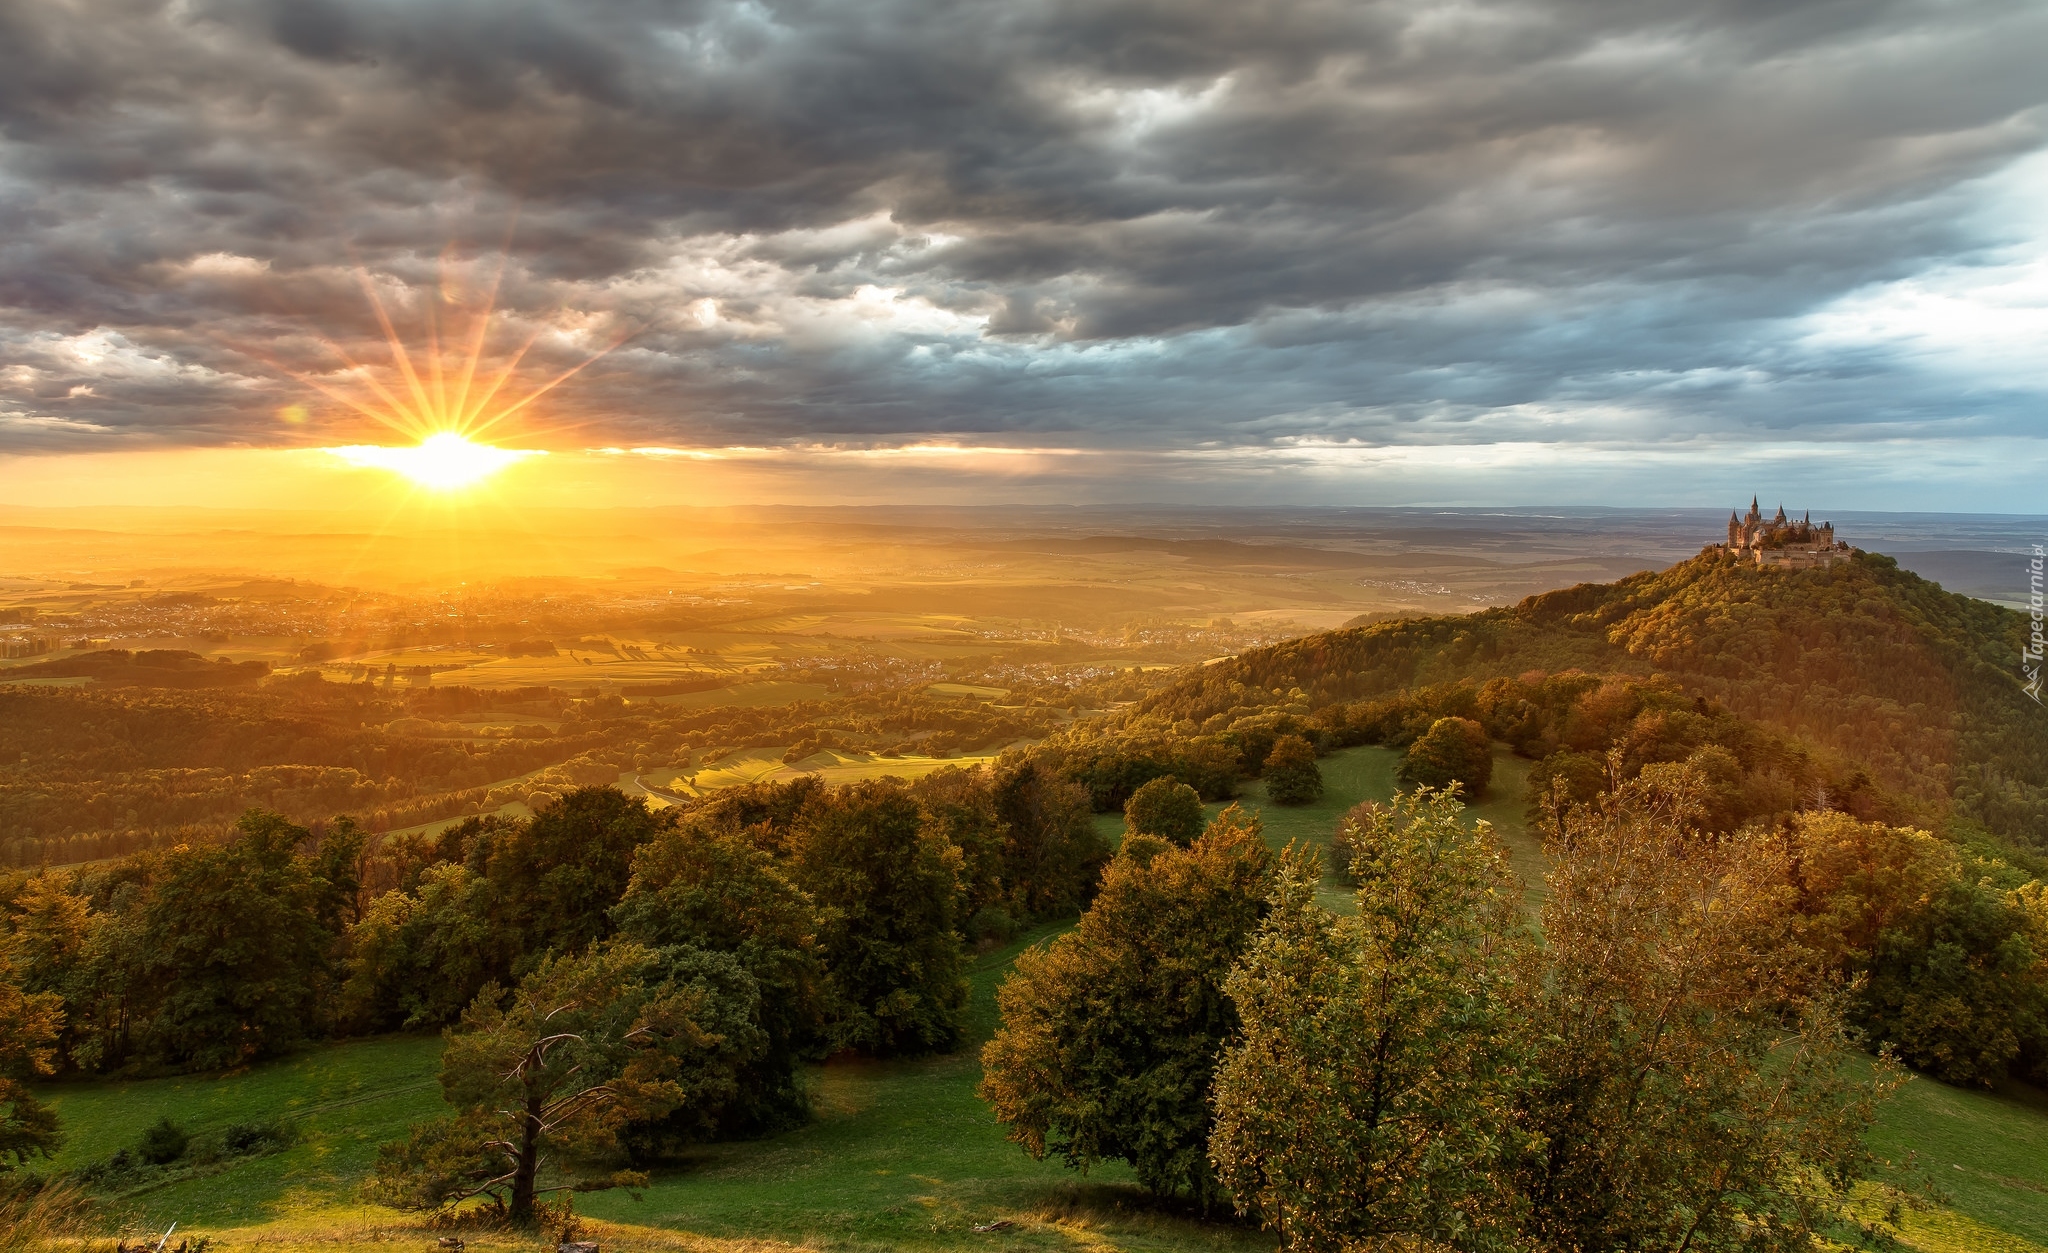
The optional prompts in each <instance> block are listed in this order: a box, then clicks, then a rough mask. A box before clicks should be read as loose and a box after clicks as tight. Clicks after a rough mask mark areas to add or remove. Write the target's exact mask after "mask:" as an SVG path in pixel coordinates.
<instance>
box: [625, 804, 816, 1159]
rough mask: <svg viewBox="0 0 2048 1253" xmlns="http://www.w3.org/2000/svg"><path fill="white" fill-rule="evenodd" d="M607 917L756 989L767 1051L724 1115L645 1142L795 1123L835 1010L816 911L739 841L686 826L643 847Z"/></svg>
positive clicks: (674, 1125)
mask: <svg viewBox="0 0 2048 1253" xmlns="http://www.w3.org/2000/svg"><path fill="white" fill-rule="evenodd" d="M612 917H613V919H614V921H615V923H616V924H617V926H618V930H619V934H620V935H621V936H622V937H624V938H627V939H630V940H633V941H636V942H638V943H640V944H644V945H646V946H648V947H650V948H660V949H679V948H687V949H694V950H701V951H704V952H711V953H724V954H730V955H731V957H732V958H733V960H735V961H736V962H737V963H738V964H739V966H740V968H741V969H743V970H745V971H746V972H747V974H748V976H749V977H750V978H752V979H753V981H754V982H755V984H757V985H758V986H759V988H760V996H759V998H758V999H757V1002H756V1008H755V1022H754V1025H755V1026H756V1027H757V1028H758V1029H759V1031H760V1033H761V1037H762V1048H761V1050H760V1052H759V1054H758V1055H755V1056H751V1057H749V1058H748V1059H747V1060H746V1061H745V1062H744V1063H743V1064H742V1065H741V1067H740V1069H739V1071H738V1072H737V1075H736V1084H737V1087H736V1090H735V1094H734V1099H733V1101H732V1102H731V1104H729V1105H727V1106H725V1107H723V1108H720V1109H717V1110H712V1111H706V1110H704V1109H701V1108H696V1109H690V1110H685V1111H681V1113H682V1115H683V1116H682V1117H681V1118H679V1119H672V1120H666V1121H665V1122H664V1124H663V1125H662V1126H659V1127H650V1128H647V1129H646V1132H645V1133H646V1134H648V1135H653V1136H657V1137H665V1138H669V1139H685V1140H687V1139H694V1138H702V1137H704V1136H706V1135H709V1134H713V1133H720V1134H748V1133H756V1132H761V1131H766V1130H772V1129H775V1128H777V1127H781V1126H786V1125H789V1124H791V1123H795V1122H798V1121H801V1120H802V1118H803V1117H804V1116H805V1114H806V1113H807V1112H808V1107H807V1104H806V1099H805V1095H804V1089H803V1085H802V1083H801V1081H800V1079H799V1076H798V1073H797V1071H798V1067H799V1066H800V1065H801V1064H802V1063H803V1062H805V1061H807V1060H810V1059H811V1058H813V1057H815V1056H817V1055H818V1053H819V1052H820V1051H821V1049H822V1047H823V1045H824V1044H825V1042H826V1041H827V1039H828V1038H829V1032H830V1029H831V1024H832V1020H833V1017H834V1015H835V1013H836V1010H837V1005H836V1001H835V999H834V995H833V989H832V986H831V978H830V976H829V975H828V974H827V972H826V970H825V964H824V960H823V957H822V953H821V950H820V947H819V941H818V930H819V927H820V924H821V919H820V917H819V914H818V910H817V907H816V906H815V905H814V904H813V903H812V902H811V899H810V897H809V896H807V895H806V894H805V893H804V892H803V891H802V890H801V889H800V888H798V887H797V886H796V885H795V884H794V883H792V882H790V880H789V878H788V876H787V875H786V874H785V873H784V871H783V868H782V867H780V866H778V865H777V864H776V862H775V859H774V858H773V857H772V856H770V855H769V853H768V852H767V851H766V850H765V849H763V848H761V847H760V846H759V845H758V844H757V843H755V842H754V841H753V840H751V839H749V838H748V836H747V834H746V833H745V832H727V831H720V830H717V829H715V828H713V827H711V826H710V825H709V824H706V823H701V822H696V821H690V820H686V821H684V822H683V823H681V824H680V825H678V826H675V827H672V828H670V829H669V830H666V831H664V832H662V833H661V834H660V835H658V836H656V837H655V838H654V839H653V840H651V841H649V842H648V843H646V844H643V845H641V846H640V851H639V852H638V854H636V855H635V857H634V859H633V879H632V882H631V884H630V885H628V887H627V889H626V895H625V899H624V900H622V901H620V902H619V904H618V905H617V906H616V907H615V908H614V909H613V911H612ZM707 1115H708V1117H707Z"/></svg>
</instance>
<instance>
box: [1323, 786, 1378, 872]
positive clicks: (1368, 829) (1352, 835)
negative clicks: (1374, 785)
mask: <svg viewBox="0 0 2048 1253" xmlns="http://www.w3.org/2000/svg"><path fill="white" fill-rule="evenodd" d="M1385 813H1386V806H1384V805H1382V804H1380V803H1379V802H1378V801H1360V802H1358V803H1357V804H1356V805H1353V806H1352V807H1351V808H1350V809H1348V810H1346V811H1344V816H1343V817H1342V818H1339V819H1337V829H1336V831H1335V832H1333V833H1332V834H1331V836H1330V875H1331V877H1332V878H1334V879H1336V880H1337V882H1339V883H1341V884H1343V885H1344V886H1345V887H1348V888H1355V887H1357V886H1358V876H1357V875H1355V874H1353V873H1352V872H1351V863H1352V862H1354V861H1356V860H1358V856H1359V854H1361V853H1365V852H1369V851H1370V850H1371V848H1372V836H1371V833H1372V831H1373V830H1374V829H1375V824H1376V823H1378V822H1380V821H1382V819H1383V816H1384V815H1385Z"/></svg>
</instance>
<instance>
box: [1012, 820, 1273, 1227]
mask: <svg viewBox="0 0 2048 1253" xmlns="http://www.w3.org/2000/svg"><path fill="white" fill-rule="evenodd" d="M1270 862H1271V855H1270V854H1269V853H1268V852H1267V849H1266V844H1265V841H1264V839H1263V838H1262V837H1261V835H1260V833H1259V826H1258V821H1257V819H1255V818H1254V819H1249V820H1248V819H1246V818H1245V816H1244V815H1243V814H1242V813H1241V812H1239V810H1238V809H1237V807H1236V806H1232V807H1231V808H1229V809H1227V810H1225V811H1224V812H1223V813H1222V814H1221V815H1219V816H1218V817H1217V819H1216V820H1215V821H1214V822H1213V823H1211V824H1210V825H1209V828H1208V830H1207V831H1205V832H1204V833H1203V834H1202V836H1201V837H1200V838H1199V839H1197V840H1196V841H1195V842H1194V844H1193V845H1192V846H1191V847H1190V848H1188V849H1185V850H1183V849H1177V848H1175V847H1173V846H1172V845H1170V844H1168V843H1166V841H1164V840H1161V839H1159V838H1158V837H1156V836H1144V835H1139V836H1132V837H1130V838H1129V839H1127V840H1126V841H1125V842H1124V847H1123V848H1122V849H1121V850H1120V851H1119V852H1118V854H1117V856H1116V858H1115V859H1114V860H1112V861H1111V862H1110V865H1109V869H1108V871H1107V873H1106V874H1105V875H1104V876H1103V882H1102V891H1101V893H1100V894H1099V895H1098V896H1097V897H1096V898H1095V902H1094V904H1093V905H1092V906H1090V907H1089V909H1088V912H1087V913H1085V914H1083V915H1082V916H1081V922H1080V925H1079V926H1078V927H1076V928H1075V929H1074V930H1073V931H1071V932H1068V933H1067V934H1065V935H1063V936H1061V937H1060V938H1059V939H1057V940H1055V941H1053V943H1052V945H1051V946H1050V947H1048V948H1046V949H1043V950H1038V951H1034V952H1030V953H1026V954H1024V955H1023V956H1022V957H1020V958H1019V959H1018V961H1017V968H1016V971H1015V973H1014V974H1012V975H1011V976H1010V977H1009V978H1008V979H1007V980H1005V981H1004V983H1003V986H1002V988H1001V989H1000V990H999V991H998V993H997V1003H998V1005H999V1006H1000V1007H1001V1010H1002V1028H1001V1030H1000V1031H998V1032H997V1033H996V1036H995V1038H994V1039H993V1040H991V1041H990V1042H989V1043H988V1045H987V1046H986V1047H985V1048H984V1049H983V1050H982V1065H983V1078H982V1083H981V1095H982V1097H983V1099H984V1100H986V1101H988V1102H989V1104H990V1105H991V1106H993V1107H994V1109H995V1113H996V1118H997V1119H998V1120H999V1121H1001V1122H1003V1123H1005V1124H1007V1125H1008V1126H1009V1137H1010V1139H1011V1140H1013V1141H1015V1142H1016V1143H1018V1144H1021V1145H1022V1146H1023V1147H1024V1149H1025V1151H1026V1152H1028V1153H1030V1154H1031V1155H1032V1156H1033V1157H1034V1158H1041V1159H1042V1158H1043V1157H1044V1156H1045V1155H1046V1154H1047V1153H1048V1152H1053V1153H1057V1154H1059V1155H1060V1156H1061V1157H1063V1158H1065V1159H1066V1161H1067V1164H1068V1165H1070V1166H1073V1167H1076V1168H1078V1169H1082V1170H1086V1169H1087V1168H1089V1167H1090V1166H1092V1165H1094V1164H1095V1163H1096V1162H1099V1161H1103V1160H1109V1159H1122V1160H1124V1161H1127V1162H1129V1163H1130V1164H1131V1165H1132V1167H1133V1168H1134V1169H1136V1171H1137V1173H1138V1178H1139V1180H1140V1182H1142V1183H1143V1184H1144V1185H1145V1186H1146V1187H1147V1188H1150V1189H1151V1190H1153V1191H1154V1192H1157V1193H1160V1194H1162V1195H1184V1196H1188V1197H1191V1198H1193V1199H1195V1200H1197V1201H1199V1202H1201V1203H1203V1204H1204V1205H1208V1204H1213V1203H1214V1202H1215V1201H1216V1200H1217V1199H1219V1193H1218V1190H1217V1187H1216V1181H1215V1176H1214V1173H1213V1172H1212V1171H1211V1169H1210V1167H1209V1162H1208V1134H1209V1123H1210V1106H1209V1090H1210V1081H1211V1076H1212V1074H1213V1072H1214V1069H1215V1066H1216V1060H1217V1056H1218V1054H1219V1053H1220V1052H1221V1050H1222V1048H1223V1044H1224V1042H1225V1041H1226V1040H1228V1039H1229V1038H1230V1036H1231V1034H1232V1033H1233V1032H1234V1031H1235V1030H1236V1027H1237V1019H1236V1014H1235V1013H1234V1012H1233V1010H1232V1009H1231V1006H1230V1002H1229V1000H1228V999H1227V998H1226V997H1225V996H1224V994H1223V980H1224V977H1225V975H1226V974H1227V973H1228V972H1229V970H1230V967H1231V964H1232V963H1233V962H1235V961H1236V960H1237V958H1238V955H1239V954H1240V953H1242V952H1243V950H1244V946H1245V944H1246V943H1247V941H1248V939H1249V937H1250V935H1251V932H1252V929H1253V928H1254V927H1255V926H1256V925H1257V923H1258V920H1259V916H1260V914H1261V913H1262V912H1263V911H1264V908H1265V902H1264V898H1265V895H1266V893H1267V891H1268V888H1269V886H1270V876H1271V868H1270Z"/></svg>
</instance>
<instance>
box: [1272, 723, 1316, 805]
mask: <svg viewBox="0 0 2048 1253" xmlns="http://www.w3.org/2000/svg"><path fill="white" fill-rule="evenodd" d="M1264 777H1265V780H1266V795H1267V796H1269V797H1271V798H1272V800H1273V803H1274V804H1276V805H1306V804H1308V803H1309V802H1310V801H1312V800H1314V799H1316V798H1317V797H1318V796H1321V795H1322V794H1323V772H1322V771H1321V770H1319V769H1317V768H1316V749H1315V745H1313V744H1311V743H1309V742H1308V741H1307V740H1305V739H1303V738H1302V737H1300V736H1298V735H1283V736H1281V737H1280V738H1279V739H1277V740H1274V741H1273V751H1272V752H1270V753H1268V754H1266V768H1265V772H1264Z"/></svg>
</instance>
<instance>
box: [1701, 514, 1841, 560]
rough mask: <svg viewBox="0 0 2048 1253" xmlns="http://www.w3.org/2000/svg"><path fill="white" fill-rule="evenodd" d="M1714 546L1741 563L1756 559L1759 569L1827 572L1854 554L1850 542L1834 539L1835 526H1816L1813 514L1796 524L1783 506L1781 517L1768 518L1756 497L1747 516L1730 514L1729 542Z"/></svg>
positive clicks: (1828, 524) (1824, 524)
mask: <svg viewBox="0 0 2048 1253" xmlns="http://www.w3.org/2000/svg"><path fill="white" fill-rule="evenodd" d="M1712 547H1715V548H1718V549H1720V550H1721V551H1723V552H1729V553H1733V554H1735V557H1736V560H1738V561H1746V560H1752V559H1753V560H1754V561H1755V562H1756V564H1758V565H1760V566H1774V567H1784V568H1787V569H1793V570H1802V569H1809V568H1812V567H1815V566H1818V567H1821V568H1823V569H1825V568H1826V567H1828V566H1831V565H1833V564H1835V563H1836V562H1837V561H1847V560H1848V559H1849V553H1850V552H1851V551H1852V550H1851V549H1850V547H1849V545H1848V544H1847V543H1845V542H1843V541H1841V540H1838V539H1836V538H1835V524H1834V523H1832V522H1823V523H1821V524H1820V525H1819V526H1815V525H1814V524H1813V515H1812V514H1811V513H1809V514H1807V515H1806V516H1805V517H1804V518H1801V519H1800V520H1799V521H1797V522H1791V521H1788V520H1787V519H1786V517H1785V506H1783V505H1779V506H1778V516H1776V517H1774V518H1766V517H1764V515H1763V511H1762V510H1760V509H1758V508H1757V503H1756V497H1754V496H1752V497H1750V500H1749V516H1748V517H1746V518H1738V517H1736V516H1735V511H1734V510H1732V509H1731V510H1729V511H1728V542H1727V543H1726V544H1717V545H1713V546H1712Z"/></svg>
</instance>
